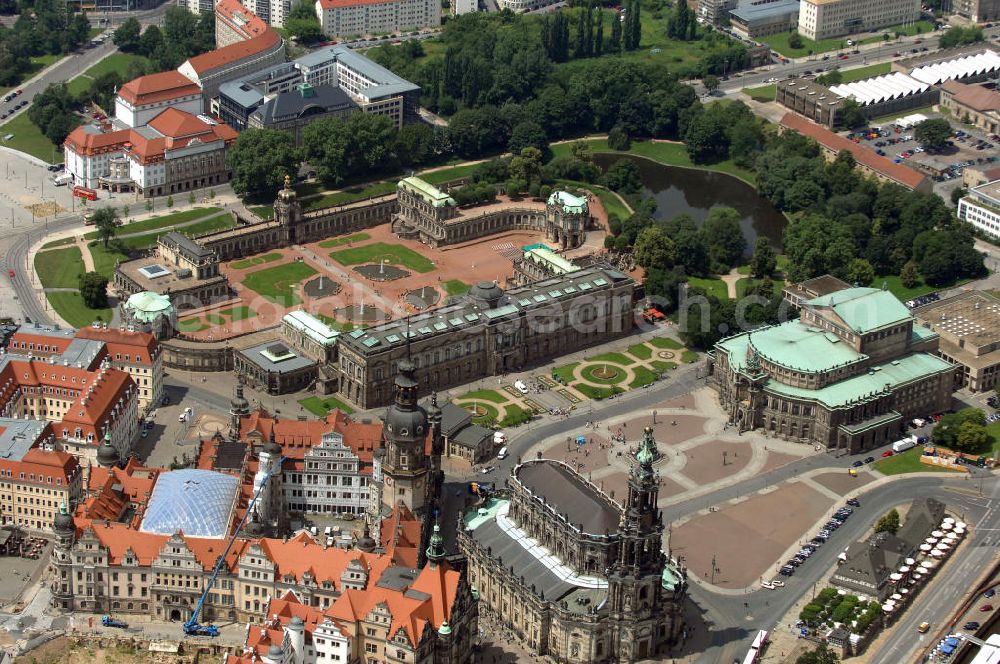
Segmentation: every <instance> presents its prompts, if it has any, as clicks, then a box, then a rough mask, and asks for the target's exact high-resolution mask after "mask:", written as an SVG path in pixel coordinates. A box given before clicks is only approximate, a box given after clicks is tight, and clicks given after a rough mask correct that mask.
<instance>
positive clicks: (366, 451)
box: [240, 408, 382, 474]
mask: <svg viewBox="0 0 1000 664" xmlns="http://www.w3.org/2000/svg"><path fill="white" fill-rule="evenodd" d="M272 430H273V431H274V440H275V442H276V443H278V444H279V445H281V446H282V448H283V449H284V455H285V457H286V458H287V459H288V461H289V462H291V463H293V464H294V463H295V462H297V461H298V462H301V461H302V459H304V458H305V455H306V452H308V451H309V450H310V449H312V447H314V446H316V445H319V444H320V442H321V441H322V438H323V434H324V433H329V432H331V431H336V432H337V433H339V434H341V435H342V436H343V437H344V444H345V445H347V446H348V447H350V448H351V451H352V452H354V454H355V455H357V457H358V458H359V459H360V461H361V468H362V473H364V474H371V465H372V457H373V454H374V452H375V450H377V449H378V448H379V445H380V444H381V441H382V423H381V422H380V421H378V420H375V421H373V422H371V423H367V424H366V423H364V422H356V421H354V420H352V419H351V418H350V417H348V416H347V415H345V414H344V413H342V412H340V411H339V410H335V411H333V412H332V413H330V414H329V415H327V416H326V417H325V418H321V419H315V420H303V421H300V420H283V419H279V420H275V419H274V418H273V417H271V415H270V414H269V413H268V412H267V411H265V410H263V409H261V408H258V409H257V410H254V411H253V412H252V413H250V415H248V416H246V417H243V418H242V419H241V420H240V439H241V440H246V439H247V438H257V439H259V440H270V438H271V432H272ZM287 468H288V467H287V466H286V469H287Z"/></svg>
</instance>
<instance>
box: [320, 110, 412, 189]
mask: <svg viewBox="0 0 1000 664" xmlns="http://www.w3.org/2000/svg"><path fill="white" fill-rule="evenodd" d="M396 133H397V132H396V128H395V125H393V122H392V120H391V119H389V118H387V117H386V116H384V115H372V114H369V113H354V114H352V115H350V116H348V117H347V118H337V117H331V118H323V119H321V120H318V121H316V122H313V123H311V124H309V125H307V126H306V127H305V128H303V130H302V144H303V145H304V146H305V157H306V158H307V159H308V160H309V162H310V163H311V164H313V165H314V166H316V171H317V173H318V174H319V176H320V178H321V179H322V180H323V181H324V182H327V183H328V184H331V185H338V184H342V183H343V182H344V181H345V180H349V179H351V178H356V177H359V176H362V175H370V174H372V173H378V172H381V171H389V172H392V170H394V168H395V166H396V164H397V163H398V162H397V156H396Z"/></svg>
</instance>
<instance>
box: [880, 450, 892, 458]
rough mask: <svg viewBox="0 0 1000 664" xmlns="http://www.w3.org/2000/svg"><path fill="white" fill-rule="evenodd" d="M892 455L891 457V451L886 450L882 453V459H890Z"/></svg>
mask: <svg viewBox="0 0 1000 664" xmlns="http://www.w3.org/2000/svg"><path fill="white" fill-rule="evenodd" d="M892 455H893V451H892V450H886V451H885V452H882V456H884V457H891V456H892Z"/></svg>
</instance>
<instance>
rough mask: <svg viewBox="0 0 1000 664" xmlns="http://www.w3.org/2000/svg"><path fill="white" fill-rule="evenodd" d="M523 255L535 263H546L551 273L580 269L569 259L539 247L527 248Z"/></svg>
mask: <svg viewBox="0 0 1000 664" xmlns="http://www.w3.org/2000/svg"><path fill="white" fill-rule="evenodd" d="M524 257H525V258H526V259H528V260H531V261H533V262H535V263H542V264H544V265H547V266H548V268H549V271H550V272H552V274H569V273H570V272H576V271H577V270H579V269H580V268H579V267H577V266H576V265H575V264H573V263H572V262H571V261H569V260H567V259H565V258H563V257H562V256H560V255H559V254H557V253H554V252H552V251H550V250H548V249H540V248H537V247H536V248H534V249H529V250H527V251H526V252H524Z"/></svg>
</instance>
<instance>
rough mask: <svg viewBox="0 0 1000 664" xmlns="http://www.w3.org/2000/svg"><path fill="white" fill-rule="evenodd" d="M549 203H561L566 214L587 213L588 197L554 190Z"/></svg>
mask: <svg viewBox="0 0 1000 664" xmlns="http://www.w3.org/2000/svg"><path fill="white" fill-rule="evenodd" d="M549 205H561V206H562V209H563V212H565V213H566V214H586V212H587V199H586V198H580V197H579V196H574V195H573V194H571V193H569V192H567V191H553V192H552V194H550V195H549Z"/></svg>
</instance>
